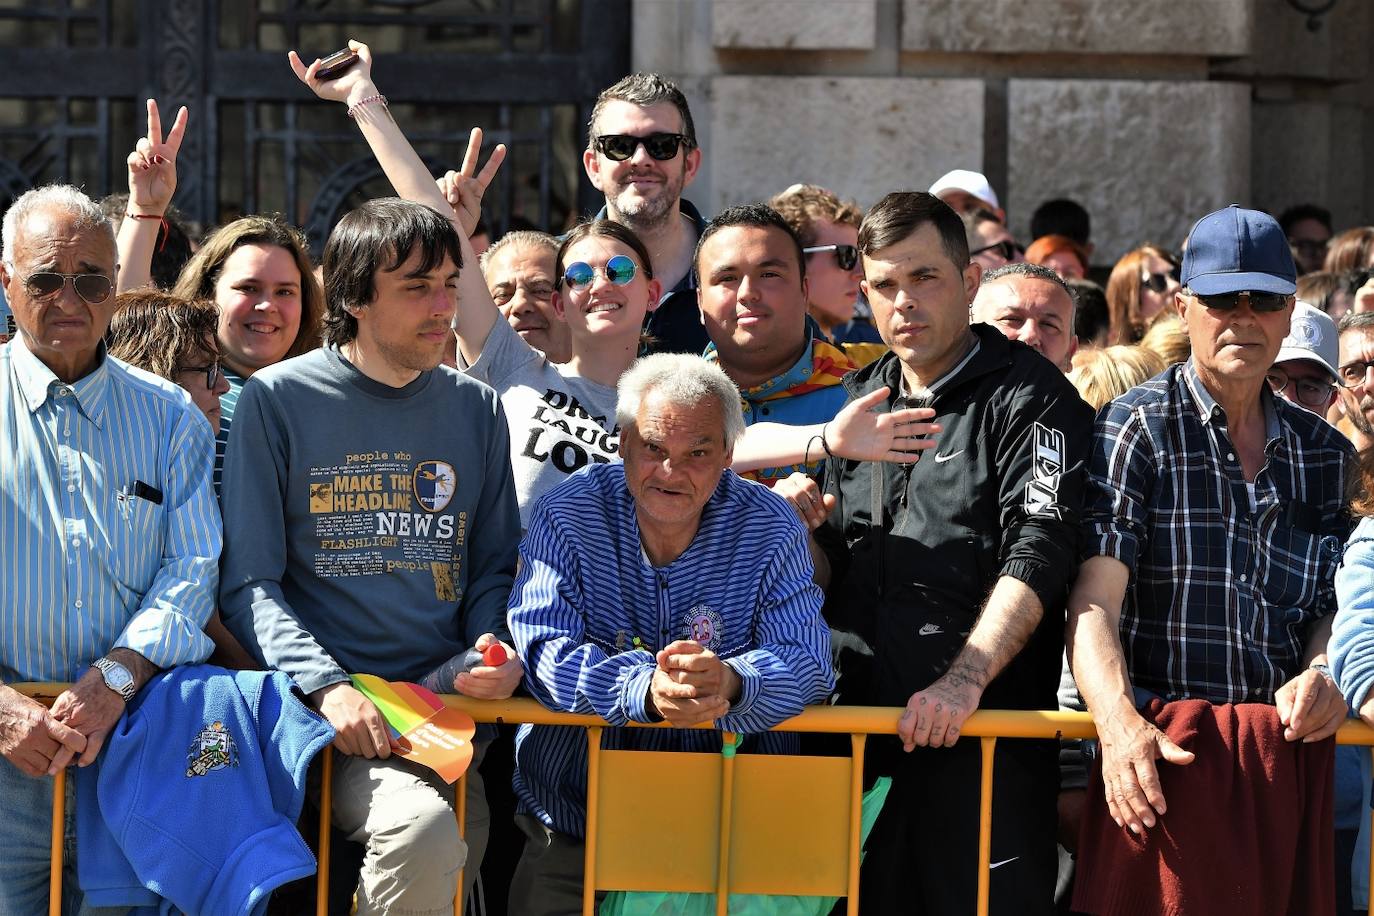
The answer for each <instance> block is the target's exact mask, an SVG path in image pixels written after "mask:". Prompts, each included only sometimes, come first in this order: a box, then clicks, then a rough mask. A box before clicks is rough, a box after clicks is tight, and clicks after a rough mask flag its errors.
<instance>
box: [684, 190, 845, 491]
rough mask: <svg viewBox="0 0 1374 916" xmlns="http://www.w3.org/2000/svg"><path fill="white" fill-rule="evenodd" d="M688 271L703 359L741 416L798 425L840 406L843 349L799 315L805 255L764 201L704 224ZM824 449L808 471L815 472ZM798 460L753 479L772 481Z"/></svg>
mask: <svg viewBox="0 0 1374 916" xmlns="http://www.w3.org/2000/svg"><path fill="white" fill-rule="evenodd" d="M695 270H696V272H697V274H698V281H697V282H698V288H697V297H698V301H699V302H700V304H701V318H702V321H703V322H705V325H706V331H707V333H708V334H709V335H710V338H711V344H710V346H709V347H707V348H706V358H707V359H710V360H714V361H716V362H718V363H719V364H720V367H721V368H722V369H724V370H725V374H726V375H728V376H729V377H730V380H731V381H733V382H734V383H735V384H736V385H737V386H739V389H740V395H741V397H743V399H744V404H745V422H746V423H750V424H753V423H758V422H765V421H766V422H772V423H788V424H792V425H806V424H811V423H825V422H828V421H829V420H832V419H834V417H835V414H837V413H839V411H840V408H841V407H843V406H844V403H845V394H844V389H842V388H841V387H840V386H839V382H840V379H841V378H842V377H843V376H844V374H845V373H846V372H848V371H850V370H851V369H853V368H854V365H853V363H851V362H850V360H849V357H848V356H846V355H845V353H844V351H843V350H841V349H840V348H838V347H836V346H835V345H834V344H831V343H830V342H829V341H827V340H826V339H825V336H824V335H823V334H821V332H820V329H819V328H818V327H817V326H816V323H815V322H814V321H813V320H812V319H811V318H809V317H808V316H807V314H806V307H807V301H808V299H807V293H808V285H807V281H806V255H805V254H803V253H802V243H801V240H800V239H798V238H797V234H796V233H795V232H793V231H792V227H791V226H789V225H788V224H787V222H786V221H785V220H784V219H783V218H782V217H781V216H779V215H778V213H777V211H775V210H773V209H772V208H770V207H766V206H764V205H763V204H749V205H746V206H741V207H731V208H730V209H728V210H725V211H724V212H722V213H721V214H720V215H719V216H717V217H716V218H715V219H713V220H711V222H710V223H709V224H708V225H707V226H706V229H705V230H704V231H703V232H702V235H701V241H700V242H698V243H697V253H696V263H695ZM823 452H824V448H823V447H822V446H820V445H818V446H817V450H816V459H817V460H816V462H815V463H813V464H811V465H810V466H808V467H806V468H805V470H806V471H807V472H808V473H816V472H817V471H819V470H820V459H821V458H822V457H823ZM798 470H803V467H802V465H789V466H787V467H780V468H764V469H761V470H759V471H755V472H751V475H749V476H754V477H755V478H756V479H758V480H760V481H761V482H763V483H767V484H769V485H770V486H771V485H772V484H773V483H776V482H777V481H778V480H781V479H782V478H784V477H787V476H788V475H789V474H791V473H793V472H794V471H798Z"/></svg>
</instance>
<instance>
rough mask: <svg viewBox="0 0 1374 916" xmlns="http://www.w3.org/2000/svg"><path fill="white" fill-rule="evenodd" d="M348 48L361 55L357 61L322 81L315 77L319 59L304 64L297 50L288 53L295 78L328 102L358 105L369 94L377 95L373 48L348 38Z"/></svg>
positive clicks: (287, 57)
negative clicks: (341, 71)
mask: <svg viewBox="0 0 1374 916" xmlns="http://www.w3.org/2000/svg"><path fill="white" fill-rule="evenodd" d="M348 47H349V48H350V49H352V50H353V51H355V52H356V53H357V55H358V62H357V63H356V64H354V65H353V66H351V67H349V68H348V69H347V70H345V71H344V72H343V73H340V74H339V75H338V77H336V78H334V79H328V80H321V79H319V78H317V77H316V76H315V74H316V73H317V72H318V71H319V69H320V63H321V60H320V58H318V57H317V58H315V60H314V62H312V63H311V64H310V66H308V67H307V66H306V65H305V61H303V60H301V57H300V55H299V54H297V53H296V52H295V51H288V52H286V59H287V60H288V61H290V62H291V69H292V71H293V72H294V73H295V74H296V79H298V80H300V81H301V82H302V83H305V85H307V86H309V87H310V91H311V92H313V93H315V94H316V95H317V96H319V97H320V98H322V99H324V100H325V101H327V102H345V103H347V104H348V105H356V104H357V103H358V102H360V101H362V100H363V99H365V98H367V97H368V96H370V95H376V94H377V86H376V84H375V83H373V82H372V50H371V49H370V48H368V46H367V45H365V44H363V43H362V42H361V41H353V40H352V39H349V42H348Z"/></svg>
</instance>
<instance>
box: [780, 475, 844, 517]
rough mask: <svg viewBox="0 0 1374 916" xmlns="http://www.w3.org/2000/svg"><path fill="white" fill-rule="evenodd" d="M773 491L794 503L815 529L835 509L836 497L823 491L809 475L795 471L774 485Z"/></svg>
mask: <svg viewBox="0 0 1374 916" xmlns="http://www.w3.org/2000/svg"><path fill="white" fill-rule="evenodd" d="M773 492H774V493H776V494H777V495H778V496H781V497H782V498H783V499H785V500H787V501H788V502H789V503H791V504H792V508H793V509H794V510H795V511H796V513H797V515H799V516H801V520H802V521H803V522H805V523H806V527H807V528H809V529H810V530H812V531H815V530H816V529H817V528H819V527H820V526H821V525H823V524H825V520H826V519H827V518H829V517H830V513H831V512H832V511H833V510H834V509H835V497H834V495H833V494H831V493H822V492H821V488H820V487H819V486H818V485H817V484H816V481H814V480H812V479H811V478H810V477H808V476H807V475H805V474H803V473H802V472H800V471H794V472H793V473H791V474H789V475H788V476H787V477H784V478H783V479H782V480H779V481H778V482H777V483H776V484H774V485H773Z"/></svg>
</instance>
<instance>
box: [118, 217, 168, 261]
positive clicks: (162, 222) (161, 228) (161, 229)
mask: <svg viewBox="0 0 1374 916" xmlns="http://www.w3.org/2000/svg"><path fill="white" fill-rule="evenodd" d="M124 215H125V216H126V217H128V218H129V219H155V220H157V221H158V234H159V235H160V236H162V241H161V242H160V243H159V244H158V246H157V253H158V254H162V249H164V248H166V247H167V235H168V229H167V217H165V216H161V215H158V214H155V213H130V212H129V211H128V210H125V211H124Z"/></svg>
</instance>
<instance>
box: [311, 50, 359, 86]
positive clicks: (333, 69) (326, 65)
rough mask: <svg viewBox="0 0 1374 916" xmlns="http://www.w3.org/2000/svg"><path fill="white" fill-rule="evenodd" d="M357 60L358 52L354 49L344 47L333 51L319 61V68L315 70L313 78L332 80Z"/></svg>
mask: <svg viewBox="0 0 1374 916" xmlns="http://www.w3.org/2000/svg"><path fill="white" fill-rule="evenodd" d="M357 62H358V52H357V51H354V50H353V49H352V48H344V49H342V50H340V51H335V52H334V53H333V54H331V55H329V56H328V57H326V58H325V59H324V60H322V61H320V69H318V70H316V71H315V78H316V79H319V80H332V79H334V78H335V77H336V76H339V75H341V74H342V73H343V72H344V71H346V70H347V69H348V68H349V67H351V66H353V65H354V64H356V63H357Z"/></svg>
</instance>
